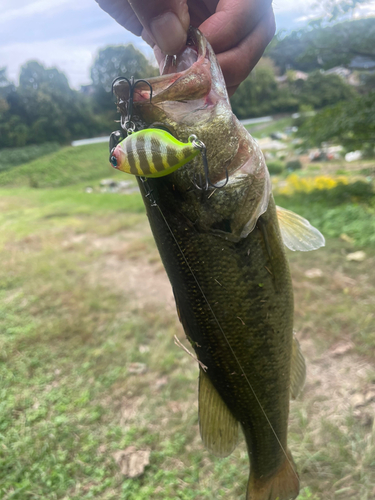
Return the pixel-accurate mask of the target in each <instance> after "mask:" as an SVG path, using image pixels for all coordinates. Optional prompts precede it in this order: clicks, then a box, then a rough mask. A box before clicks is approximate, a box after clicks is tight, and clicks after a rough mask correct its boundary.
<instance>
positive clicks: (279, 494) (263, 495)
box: [246, 450, 299, 500]
mask: <svg viewBox="0 0 375 500" xmlns="http://www.w3.org/2000/svg"><path fill="white" fill-rule="evenodd" d="M287 453H288V459H285V461H284V463H283V465H282V466H281V467H280V469H279V470H278V471H277V472H276V473H275V474H274V475H272V476H270V477H268V478H267V479H266V478H264V479H263V478H255V477H254V476H253V474H252V473H251V470H250V479H249V484H248V486H247V494H246V500H293V499H294V498H297V496H298V493H299V478H298V474H297V471H296V467H295V464H294V461H293V457H292V454H291V453H290V451H289V450H288V451H287Z"/></svg>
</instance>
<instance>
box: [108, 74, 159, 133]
mask: <svg viewBox="0 0 375 500" xmlns="http://www.w3.org/2000/svg"><path fill="white" fill-rule="evenodd" d="M119 80H125V81H126V82H127V84H128V85H129V98H128V106H127V111H128V115H127V117H126V119H125V120H123V118H122V117H121V127H122V128H123V129H125V130H126V131H127V132H128V133H132V132H134V130H135V125H134V123H133V122H132V117H133V100H134V90H135V88H136V86H137V85H138V84H139V83H145V84H146V85H148V86H149V88H150V103H151V99H152V86H151V84H150V82H148V81H147V80H142V79H141V80H134V76H132V77H130V80H129V78H126V77H125V76H118V77H117V78H115V79H114V80H113V82H112V94H113V86H114V84H115V83H116V82H118V81H119Z"/></svg>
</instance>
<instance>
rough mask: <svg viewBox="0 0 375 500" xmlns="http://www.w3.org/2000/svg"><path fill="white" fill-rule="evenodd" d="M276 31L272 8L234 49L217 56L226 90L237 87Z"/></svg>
mask: <svg viewBox="0 0 375 500" xmlns="http://www.w3.org/2000/svg"><path fill="white" fill-rule="evenodd" d="M275 30H276V25H275V17H274V15H273V11H272V8H270V9H269V11H268V12H267V14H266V15H265V16H264V17H263V18H262V19H261V20H260V22H259V23H258V25H257V26H256V27H255V29H254V30H253V31H252V32H251V33H250V34H249V35H248V36H247V37H246V38H244V39H243V40H242V41H241V42H240V43H239V44H238V45H237V46H236V47H234V48H232V49H231V50H227V51H226V52H223V53H221V54H218V55H217V60H218V62H219V64H220V66H221V69H222V72H223V75H224V79H225V83H226V85H227V87H228V88H230V87H234V86H236V85H237V86H238V85H239V84H240V83H241V82H242V81H243V80H245V78H246V77H247V76H248V74H249V73H250V71H251V70H252V69H253V68H254V66H255V65H256V63H257V62H258V61H259V59H260V58H261V57H262V55H263V52H264V49H265V48H266V47H267V45H268V44H269V42H270V41H271V40H272V38H273V36H274V34H275Z"/></svg>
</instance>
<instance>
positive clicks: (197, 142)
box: [189, 134, 229, 191]
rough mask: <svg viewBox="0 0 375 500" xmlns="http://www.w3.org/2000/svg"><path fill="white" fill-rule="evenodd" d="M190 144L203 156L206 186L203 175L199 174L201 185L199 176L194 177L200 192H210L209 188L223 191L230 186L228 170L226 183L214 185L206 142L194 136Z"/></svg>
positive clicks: (226, 170)
mask: <svg viewBox="0 0 375 500" xmlns="http://www.w3.org/2000/svg"><path fill="white" fill-rule="evenodd" d="M189 142H191V144H192V145H193V147H195V148H196V149H199V150H200V152H201V156H202V161H203V169H204V176H205V181H204V185H203V184H202V175H201V174H199V183H198V182H197V176H196V175H194V180H193V184H194V186H195V187H196V188H197V189H199V190H200V191H208V189H209V187H212V188H215V189H221V188H223V187H224V186H226V185H227V184H228V180H229V175H228V169H225V177H226V178H225V182H224V184H220V185H218V184H213V183H212V182H211V179H210V173H209V170H208V162H207V152H206V145H205V144H204V142H202V141H201V140H200V139H198V138H197V136H196V135H195V134H192V135H191V136H190V137H189Z"/></svg>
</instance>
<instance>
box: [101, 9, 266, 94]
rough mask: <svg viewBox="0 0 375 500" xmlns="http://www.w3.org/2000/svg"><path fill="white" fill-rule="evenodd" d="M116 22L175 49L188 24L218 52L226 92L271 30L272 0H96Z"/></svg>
mask: <svg viewBox="0 0 375 500" xmlns="http://www.w3.org/2000/svg"><path fill="white" fill-rule="evenodd" d="M96 1H97V2H98V4H99V6H100V7H101V8H102V9H103V10H105V11H106V12H108V14H110V15H111V16H112V17H113V18H114V19H115V20H116V21H117V22H118V23H119V24H121V25H122V26H124V28H126V29H127V30H129V31H131V32H132V33H134V34H135V35H138V36H140V35H142V37H143V38H144V40H145V41H146V42H147V43H149V44H150V45H151V46H153V45H155V44H156V45H157V46H158V47H159V48H160V49H161V50H162V51H163V52H164V53H166V54H171V55H172V54H177V53H178V52H180V51H181V50H182V49H183V47H184V46H185V44H186V34H187V30H188V27H189V25H190V24H191V25H192V26H195V27H196V28H199V29H200V31H201V32H202V33H203V34H204V35H205V37H206V38H207V40H208V41H209V43H210V44H211V46H212V48H213V50H214V51H215V53H216V56H217V59H218V62H219V64H220V66H221V69H222V71H223V75H224V78H225V82H226V85H227V88H228V93H229V95H232V94H233V93H234V91H235V90H236V89H237V87H238V85H239V84H240V83H241V82H242V81H243V80H244V79H245V78H246V77H247V76H248V74H249V73H250V71H251V70H252V69H253V67H254V66H255V65H256V63H257V62H258V61H259V59H260V58H261V56H262V54H263V52H264V50H265V48H266V47H267V45H268V43H269V42H270V41H271V39H272V37H273V35H274V34H275V18H274V15H273V10H272V0H96Z"/></svg>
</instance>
